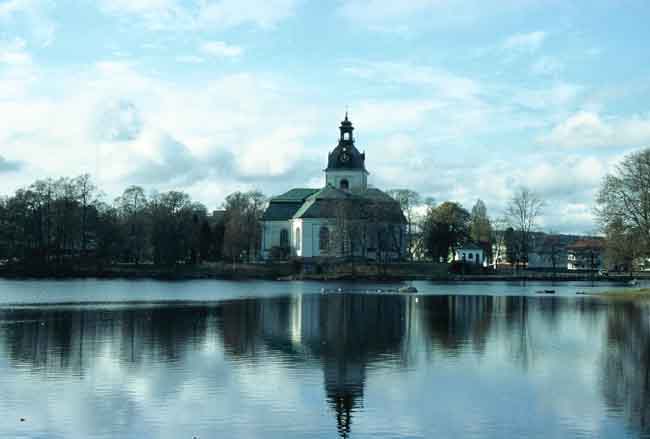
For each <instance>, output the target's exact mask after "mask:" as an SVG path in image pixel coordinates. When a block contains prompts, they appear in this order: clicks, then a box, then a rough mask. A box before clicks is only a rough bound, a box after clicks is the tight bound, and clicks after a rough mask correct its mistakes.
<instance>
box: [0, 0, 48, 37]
mask: <svg viewBox="0 0 650 439" xmlns="http://www.w3.org/2000/svg"><path fill="white" fill-rule="evenodd" d="M51 6H52V2H51V1H50V0H5V1H3V2H1V3H0V26H8V25H12V24H16V23H19V24H23V25H24V27H25V28H26V29H27V32H26V35H27V36H29V38H30V39H32V40H34V41H35V42H37V43H38V44H39V45H41V46H43V47H45V46H49V45H50V44H51V43H52V41H53V39H54V33H55V30H56V26H55V24H54V22H53V21H52V20H51V19H50V18H49V17H48V12H49V10H50V9H51Z"/></svg>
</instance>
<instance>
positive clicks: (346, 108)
mask: <svg viewBox="0 0 650 439" xmlns="http://www.w3.org/2000/svg"><path fill="white" fill-rule="evenodd" d="M345 121H346V122H348V106H347V105H346V106H345Z"/></svg>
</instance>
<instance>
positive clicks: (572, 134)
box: [540, 111, 650, 148]
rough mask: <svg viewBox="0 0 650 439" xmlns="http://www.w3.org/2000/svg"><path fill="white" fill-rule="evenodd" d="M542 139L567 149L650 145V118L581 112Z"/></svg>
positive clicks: (554, 128) (558, 125)
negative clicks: (602, 115) (609, 116)
mask: <svg viewBox="0 0 650 439" xmlns="http://www.w3.org/2000/svg"><path fill="white" fill-rule="evenodd" d="M540 140H541V141H542V142H544V143H548V144H555V145H559V146H562V147H565V148H589V147H631V146H648V145H650V118H648V117H647V116H639V115H637V116H631V117H626V118H609V119H603V118H602V117H601V115H600V114H598V113H596V112H589V111H581V112H578V113H575V114H573V115H571V116H570V117H568V118H567V119H566V120H564V121H562V122H561V123H559V124H557V125H556V126H554V127H553V129H552V130H551V132H550V134H548V135H546V136H542V137H541V138H540Z"/></svg>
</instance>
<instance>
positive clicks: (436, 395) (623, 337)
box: [0, 280, 650, 439]
mask: <svg viewBox="0 0 650 439" xmlns="http://www.w3.org/2000/svg"><path fill="white" fill-rule="evenodd" d="M412 284H413V285H415V286H417V288H418V289H419V290H420V293H418V294H415V295H399V294H388V293H383V292H381V293H380V292H377V291H378V290H386V289H389V288H393V287H396V286H398V285H390V284H369V283H352V284H350V283H328V284H324V283H318V282H286V283H283V282H263V281H260V282H226V281H209V280H206V281H187V282H159V281H99V280H76V281H5V280H0V419H2V422H0V437H3V438H4V437H7V438H9V437H11V438H21V437H24V438H170V439H171V438H174V439H178V438H188V439H191V438H193V437H197V438H203V439H205V438H216V437H251V438H308V437H309V438H311V437H321V438H334V437H342V438H347V437H349V438H370V437H373V438H376V437H379V438H395V437H404V438H430V437H459V438H466V437H480V438H505V437H535V438H555V437H556V438H566V437H599V438H600V437H613V438H627V437H630V438H633V437H649V438H650V369H649V365H650V307H648V305H643V304H633V303H622V302H621V303H610V304H607V303H605V302H603V301H601V300H598V299H595V298H592V297H589V296H576V294H575V293H576V292H577V291H584V292H587V293H589V292H595V291H600V290H603V289H610V288H612V286H611V285H603V284H600V285H598V284H597V286H595V287H592V286H591V285H590V284H588V283H563V284H557V285H555V286H553V287H549V285H548V284H520V283H496V282H495V283H467V284H461V283H455V284H454V283H450V284H443V283H431V282H413V283H412ZM339 287H341V288H343V289H345V290H346V291H350V292H349V293H326V294H323V293H321V289H322V288H328V289H329V288H332V289H336V288H339ZM548 288H553V289H555V290H556V295H554V296H540V295H537V294H535V292H536V291H537V290H540V289H548Z"/></svg>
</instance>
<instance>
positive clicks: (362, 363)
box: [223, 295, 416, 438]
mask: <svg viewBox="0 0 650 439" xmlns="http://www.w3.org/2000/svg"><path fill="white" fill-rule="evenodd" d="M226 307H227V308H230V307H233V308H237V309H227V310H224V326H223V337H224V344H225V345H226V348H227V350H228V351H229V352H232V353H237V355H251V354H252V355H253V356H255V355H256V354H255V352H256V351H261V350H262V349H261V346H260V345H261V344H262V343H263V344H264V345H265V347H267V348H268V347H274V348H276V349H281V350H283V351H285V352H286V351H287V350H289V351H290V352H288V353H290V354H291V357H292V358H293V359H294V360H295V361H300V359H307V358H314V357H315V358H317V359H318V360H319V361H320V363H321V365H322V368H323V377H324V385H325V394H326V397H327V403H328V405H329V406H330V408H331V409H332V411H333V412H334V416H335V418H336V424H337V429H338V432H339V435H340V437H344V438H345V437H348V436H349V434H350V431H351V428H352V423H353V416H354V414H355V412H357V411H358V410H359V409H360V408H361V407H362V406H363V393H364V387H365V382H366V369H367V367H368V366H369V365H371V364H372V363H373V362H383V361H386V359H387V358H388V357H390V356H394V357H400V356H401V355H402V353H403V349H404V342H405V339H408V338H409V337H408V333H409V331H412V329H413V328H412V327H411V323H410V322H411V321H412V320H416V319H415V318H413V316H412V313H414V312H415V309H416V307H415V306H414V298H412V297H400V296H371V295H301V296H295V297H291V298H274V299H268V300H261V301H255V302H252V301H251V302H248V301H238V302H235V303H232V304H228V305H226ZM409 314H411V317H408V316H409ZM229 316H232V320H231V317H229ZM242 317H243V320H242ZM287 342H289V345H288V344H287Z"/></svg>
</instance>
